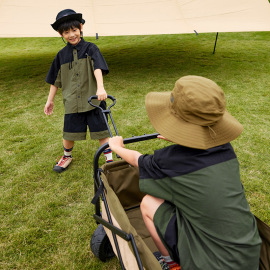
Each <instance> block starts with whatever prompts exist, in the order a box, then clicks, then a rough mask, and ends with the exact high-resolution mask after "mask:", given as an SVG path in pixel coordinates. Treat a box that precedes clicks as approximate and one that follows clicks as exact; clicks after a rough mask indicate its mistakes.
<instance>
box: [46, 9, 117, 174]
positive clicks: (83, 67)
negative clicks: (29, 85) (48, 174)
mask: <svg viewBox="0 0 270 270" xmlns="http://www.w3.org/2000/svg"><path fill="white" fill-rule="evenodd" d="M84 23H85V20H84V19H83V18H82V14H81V13H76V12H75V11H74V10H72V9H65V10H62V11H60V12H59V13H58V14H57V16H56V21H55V22H54V23H53V24H52V27H53V29H54V30H55V31H57V32H58V33H59V34H60V35H61V37H62V39H63V40H65V41H66V42H67V45H66V46H65V47H64V48H63V49H62V50H60V51H59V52H58V54H57V55H56V57H55V58H54V61H53V63H52V65H51V68H50V70H49V72H48V74H47V77H46V82H47V83H49V84H51V86H50V92H49V96H48V100H47V103H46V105H45V108H44V113H45V114H47V115H50V114H52V113H53V100H54V97H55V94H56V92H57V89H58V88H62V95H63V103H64V107H65V116H64V128H63V147H64V155H63V156H62V157H61V158H60V160H59V161H58V162H57V164H56V165H55V166H54V168H53V170H54V171H56V172H59V173H60V172H63V171H64V170H65V169H67V167H68V166H69V164H70V163H71V161H72V149H73V146H74V141H78V140H85V139H86V132H87V126H88V127H89V131H90V135H91V139H98V140H99V143H100V145H103V144H104V143H106V142H108V137H109V132H108V130H107V126H106V123H105V121H104V118H103V115H102V114H101V111H100V110H99V109H98V108H94V107H92V106H90V105H89V104H88V98H89V97H90V96H93V95H97V96H98V103H96V104H97V105H98V104H99V105H100V106H101V107H103V108H104V107H106V103H105V100H106V98H107V93H106V91H105V89H104V86H103V75H106V74H108V73H109V69H108V66H107V63H106V61H105V59H104V58H103V56H102V54H101V52H100V50H99V49H98V47H97V46H96V45H95V44H93V43H91V42H86V41H85V40H84V39H83V37H82V31H83V24H84ZM104 155H105V157H106V161H107V162H111V161H112V152H111V150H110V149H106V150H105V151H104Z"/></svg>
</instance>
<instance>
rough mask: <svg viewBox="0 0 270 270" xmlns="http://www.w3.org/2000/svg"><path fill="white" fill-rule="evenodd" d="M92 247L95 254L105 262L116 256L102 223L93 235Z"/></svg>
mask: <svg viewBox="0 0 270 270" xmlns="http://www.w3.org/2000/svg"><path fill="white" fill-rule="evenodd" d="M90 247H91V250H92V252H93V253H94V255H95V256H96V257H97V258H99V259H100V260H101V261H103V262H105V261H106V260H109V259H111V258H113V257H114V256H115V254H114V252H113V248H112V245H111V243H110V240H109V238H108V236H107V234H106V232H105V230H104V228H103V226H102V225H101V224H99V225H98V227H97V228H96V230H95V231H94V233H93V235H92V238H91V241H90Z"/></svg>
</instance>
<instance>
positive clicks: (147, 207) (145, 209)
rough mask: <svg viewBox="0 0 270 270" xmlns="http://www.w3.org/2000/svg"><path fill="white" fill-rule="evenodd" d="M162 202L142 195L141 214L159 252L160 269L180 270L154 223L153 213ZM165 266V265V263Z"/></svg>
mask: <svg viewBox="0 0 270 270" xmlns="http://www.w3.org/2000/svg"><path fill="white" fill-rule="evenodd" d="M163 202H164V200H163V199H159V198H156V197H153V196H150V195H146V196H144V198H143V200H142V202H141V212H142V216H143V220H144V223H145V225H146V227H147V229H148V231H149V233H150V235H151V237H152V239H153V241H154V242H155V244H156V246H157V248H158V250H159V251H160V253H161V258H157V259H158V260H159V262H160V264H161V266H162V269H168V268H169V269H175V270H181V267H180V266H179V265H178V264H177V263H176V262H174V261H173V260H172V259H171V257H170V255H169V252H168V250H167V249H166V247H165V246H164V245H163V243H162V241H161V239H160V237H159V235H158V233H157V230H156V227H155V225H154V215H155V213H156V211H157V209H158V207H159V206H160V205H161V204H162V203H163ZM164 262H165V263H164ZM164 264H165V265H166V266H165V265H164Z"/></svg>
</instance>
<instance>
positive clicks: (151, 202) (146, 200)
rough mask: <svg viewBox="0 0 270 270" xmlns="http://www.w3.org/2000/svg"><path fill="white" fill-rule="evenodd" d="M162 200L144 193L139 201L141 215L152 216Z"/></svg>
mask: <svg viewBox="0 0 270 270" xmlns="http://www.w3.org/2000/svg"><path fill="white" fill-rule="evenodd" d="M163 202H164V200H163V199H160V198H156V197H153V196H151V195H145V196H144V197H143V199H142V201H141V206H140V207H141V212H142V215H143V216H153V215H154V213H155V212H156V210H157V209H158V207H159V206H160V205H161V204H162V203H163Z"/></svg>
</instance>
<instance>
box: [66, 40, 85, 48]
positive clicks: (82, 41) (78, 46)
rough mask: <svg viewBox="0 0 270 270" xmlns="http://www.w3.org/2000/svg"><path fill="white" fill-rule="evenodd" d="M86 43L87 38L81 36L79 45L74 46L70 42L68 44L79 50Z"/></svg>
mask: <svg viewBox="0 0 270 270" xmlns="http://www.w3.org/2000/svg"><path fill="white" fill-rule="evenodd" d="M84 44H85V40H84V39H83V38H81V40H80V42H79V43H78V44H77V45H75V46H73V45H71V44H70V43H68V46H69V47H70V48H72V49H76V50H77V51H79V50H80V49H81V48H82V47H83V45H84Z"/></svg>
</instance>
